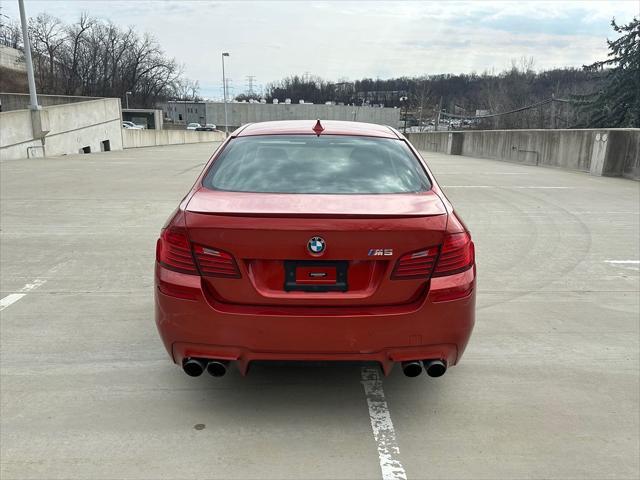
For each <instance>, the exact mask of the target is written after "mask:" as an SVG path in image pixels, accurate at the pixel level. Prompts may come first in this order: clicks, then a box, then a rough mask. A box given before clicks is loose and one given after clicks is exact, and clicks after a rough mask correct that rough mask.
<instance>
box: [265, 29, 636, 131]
mask: <svg viewBox="0 0 640 480" xmlns="http://www.w3.org/2000/svg"><path fill="white" fill-rule="evenodd" d="M612 27H613V30H614V32H615V33H616V34H618V35H620V37H619V38H618V39H617V40H609V41H608V45H609V50H610V54H609V58H608V59H607V60H604V61H599V62H595V63H594V64H592V65H585V66H584V67H583V68H581V69H577V68H556V69H552V70H546V71H536V70H535V60H534V59H533V58H522V59H520V60H514V61H512V66H511V68H510V69H508V70H506V71H503V72H499V73H496V72H494V71H487V72H483V73H482V74H475V73H471V74H459V75H449V74H446V75H426V76H423V77H398V78H391V79H386V80H382V79H371V78H364V79H361V80H355V81H352V82H350V81H346V80H342V81H337V82H332V81H327V80H325V79H322V78H320V77H313V76H309V75H303V76H291V77H287V78H285V79H283V80H280V81H278V82H274V83H271V84H269V85H267V87H266V90H265V92H264V96H265V98H266V99H267V101H273V99H274V98H277V99H278V100H280V101H282V100H284V99H286V98H289V99H291V101H292V102H294V103H297V102H298V101H300V100H304V101H305V102H313V103H325V102H335V103H344V104H349V105H351V104H352V105H383V106H385V107H398V108H401V109H402V117H404V116H405V115H406V116H407V118H408V124H409V125H418V124H421V125H424V124H425V122H428V121H433V120H435V119H436V117H437V113H438V111H439V110H441V116H442V117H449V118H461V119H464V118H473V117H475V116H476V114H477V113H480V115H487V114H500V113H504V112H511V111H513V110H518V109H522V108H523V107H527V106H531V105H534V106H535V105H538V104H542V105H540V106H537V107H534V108H526V109H524V110H522V111H518V112H515V113H513V114H507V115H497V116H494V117H489V118H484V119H474V120H475V122H474V125H475V126H476V127H478V128H571V127H640V25H639V21H638V19H633V20H632V21H631V22H630V23H629V24H627V25H618V24H616V22H615V21H612ZM405 98H406V100H404V99H405ZM552 99H553V100H554V101H552ZM405 101H406V103H404V102H405ZM405 112H406V114H405Z"/></svg>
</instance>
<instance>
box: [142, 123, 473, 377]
mask: <svg viewBox="0 0 640 480" xmlns="http://www.w3.org/2000/svg"><path fill="white" fill-rule="evenodd" d="M154 284H155V320H156V326H157V328H158V331H159V333H160V336H161V338H162V340H163V343H164V345H165V348H166V350H167V351H168V353H169V355H170V357H171V359H172V360H173V361H174V362H175V363H177V364H178V365H180V366H181V367H182V369H183V370H184V372H185V373H186V374H188V375H190V376H194V377H196V376H199V375H201V374H202V373H203V372H204V371H205V370H206V371H207V372H208V373H209V374H211V375H213V376H217V377H219V376H222V375H224V374H225V372H226V371H227V367H228V365H229V364H230V362H233V363H234V364H235V365H236V366H237V368H238V369H239V371H240V373H241V374H243V375H244V374H245V373H246V372H247V370H248V368H249V365H250V364H251V362H254V361H286V360H292V361H360V362H376V363H377V364H379V365H380V367H381V368H382V370H383V372H384V373H385V374H389V373H390V371H391V369H392V367H393V365H394V364H396V363H398V364H400V365H401V366H402V371H403V372H404V373H405V375H407V376H409V377H414V376H417V375H419V374H420V373H421V372H422V370H425V371H426V373H427V374H428V375H429V376H431V377H439V376H441V375H443V374H444V373H445V371H446V370H447V368H449V367H451V366H452V365H455V364H457V363H458V362H459V361H460V358H461V357H462V354H463V352H464V350H465V347H466V345H467V342H468V341H469V338H470V336H471V331H472V330H473V325H474V322H475V298H476V264H475V250H474V244H473V241H472V240H471V235H470V233H469V231H468V229H467V227H466V226H465V224H464V223H463V221H462V220H461V218H460V216H459V215H458V213H457V212H455V211H454V209H453V206H452V205H451V203H450V202H449V200H448V199H447V197H446V196H445V194H444V192H443V191H442V190H441V188H440V187H439V186H438V183H437V182H436V180H435V178H434V176H433V174H432V173H431V171H430V170H429V167H428V166H427V164H426V162H425V160H424V159H423V158H422V157H421V156H420V154H419V153H418V151H417V150H416V149H415V148H414V147H413V146H412V145H411V144H410V143H409V141H408V140H407V139H406V138H405V137H404V136H403V135H402V134H401V133H400V132H398V131H397V130H395V129H393V128H391V127H387V126H383V125H373V124H368V123H359V122H341V121H323V122H320V121H319V120H318V121H317V122H316V121H309V120H297V121H279V122H264V123H254V124H248V125H245V126H242V127H240V128H238V129H237V130H236V131H235V132H233V134H232V135H231V136H230V137H229V138H228V139H227V140H226V141H225V142H224V144H223V145H222V146H220V147H219V148H218V150H217V152H216V153H215V155H214V156H213V157H212V158H211V159H210V160H209V162H208V163H207V165H206V166H205V167H204V170H203V171H202V173H201V174H200V176H199V177H198V179H197V180H196V182H195V184H194V186H193V187H192V189H191V191H190V192H189V193H188V194H187V195H186V196H185V197H184V199H183V200H182V201H181V202H180V204H179V206H178V207H177V208H176V210H175V211H174V213H173V214H172V215H171V217H170V218H169V219H168V221H167V223H166V224H165V226H164V227H163V229H162V231H161V233H160V238H159V239H158V242H157V246H156V265H155V282H154Z"/></svg>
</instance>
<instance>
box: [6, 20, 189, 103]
mask: <svg viewBox="0 0 640 480" xmlns="http://www.w3.org/2000/svg"><path fill="white" fill-rule="evenodd" d="M29 38H30V41H31V49H32V56H33V63H34V65H33V67H34V73H35V78H36V86H37V88H38V91H39V92H41V93H44V94H58V95H83V96H90V97H116V98H121V99H124V98H125V95H126V92H131V95H130V96H129V104H130V106H131V107H153V106H154V105H155V104H156V103H157V102H159V101H162V100H164V99H167V98H177V99H181V100H182V99H184V100H193V99H196V98H197V97H198V88H199V87H198V83H197V82H193V81H190V80H188V79H185V78H184V77H183V74H182V68H181V66H180V65H179V64H178V62H177V61H176V60H175V59H173V58H169V57H167V56H166V55H165V53H164V52H163V50H162V48H161V47H160V45H159V44H158V42H157V41H156V40H154V39H153V38H152V37H151V36H149V35H146V34H144V35H140V34H138V33H137V32H136V31H135V30H134V29H133V28H128V29H122V28H120V27H118V26H116V25H114V24H113V23H111V22H107V21H105V20H99V19H96V18H92V17H90V16H88V15H86V14H83V15H81V17H80V18H79V19H78V20H77V21H76V22H75V23H71V24H65V23H64V22H62V21H61V20H60V19H58V18H56V17H54V16H52V15H49V14H47V13H41V14H39V15H38V16H36V17H34V18H31V19H30V20H29ZM0 42H1V43H3V44H4V45H7V46H10V47H12V48H17V49H22V48H23V45H22V34H21V29H20V26H19V24H18V23H17V22H8V23H3V24H2V25H0ZM21 84H22V83H21V82H18V83H17V84H16V85H21Z"/></svg>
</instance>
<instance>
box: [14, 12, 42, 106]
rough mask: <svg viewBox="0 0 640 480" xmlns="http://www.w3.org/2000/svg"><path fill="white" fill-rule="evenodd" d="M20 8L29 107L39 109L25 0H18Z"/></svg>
mask: <svg viewBox="0 0 640 480" xmlns="http://www.w3.org/2000/svg"><path fill="white" fill-rule="evenodd" d="M18 7H19V8H20V23H21V24H22V43H23V45H24V60H25V63H26V64H27V81H28V82H29V101H30V103H29V108H30V109H31V110H39V109H40V107H38V95H37V94H36V80H35V78H34V76H33V61H32V60H31V45H30V43H29V28H28V27H27V14H26V13H25V11H24V0H18Z"/></svg>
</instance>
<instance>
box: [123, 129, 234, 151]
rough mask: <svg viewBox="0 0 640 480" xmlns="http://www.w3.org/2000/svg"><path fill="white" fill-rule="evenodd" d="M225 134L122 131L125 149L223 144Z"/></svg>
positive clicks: (184, 131)
mask: <svg viewBox="0 0 640 480" xmlns="http://www.w3.org/2000/svg"><path fill="white" fill-rule="evenodd" d="M222 140H224V132H196V131H192V130H122V142H123V146H124V148H138V147H155V146H159V145H181V144H185V143H200V142H221V141H222Z"/></svg>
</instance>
